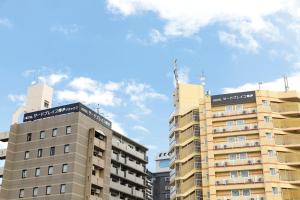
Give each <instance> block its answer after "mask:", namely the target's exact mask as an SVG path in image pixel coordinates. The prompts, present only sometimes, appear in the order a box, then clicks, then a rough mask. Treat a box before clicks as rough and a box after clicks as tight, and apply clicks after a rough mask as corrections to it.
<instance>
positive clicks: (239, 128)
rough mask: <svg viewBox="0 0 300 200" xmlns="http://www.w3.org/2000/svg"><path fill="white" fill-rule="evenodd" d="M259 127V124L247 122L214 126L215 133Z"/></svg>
mask: <svg viewBox="0 0 300 200" xmlns="http://www.w3.org/2000/svg"><path fill="white" fill-rule="evenodd" d="M256 129H258V126H257V124H245V125H241V126H231V127H229V126H225V127H218V128H214V129H213V132H214V133H224V132H232V131H248V130H256Z"/></svg>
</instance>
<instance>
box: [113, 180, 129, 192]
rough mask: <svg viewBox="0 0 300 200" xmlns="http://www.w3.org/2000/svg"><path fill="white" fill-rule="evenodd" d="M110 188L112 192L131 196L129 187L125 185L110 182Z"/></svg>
mask: <svg viewBox="0 0 300 200" xmlns="http://www.w3.org/2000/svg"><path fill="white" fill-rule="evenodd" d="M110 187H111V188H112V189H114V190H117V191H120V192H124V193H126V194H129V195H131V194H132V190H131V188H130V187H128V186H127V185H122V184H120V183H119V182H114V181H112V180H110Z"/></svg>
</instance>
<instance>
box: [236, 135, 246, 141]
mask: <svg viewBox="0 0 300 200" xmlns="http://www.w3.org/2000/svg"><path fill="white" fill-rule="evenodd" d="M237 140H238V141H240V142H244V141H246V136H244V135H241V136H237Z"/></svg>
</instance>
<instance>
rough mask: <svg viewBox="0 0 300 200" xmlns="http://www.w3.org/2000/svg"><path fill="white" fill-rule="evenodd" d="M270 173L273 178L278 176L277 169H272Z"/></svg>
mask: <svg viewBox="0 0 300 200" xmlns="http://www.w3.org/2000/svg"><path fill="white" fill-rule="evenodd" d="M270 173H271V175H272V176H276V169H275V168H270Z"/></svg>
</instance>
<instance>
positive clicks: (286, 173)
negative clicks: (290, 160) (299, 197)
mask: <svg viewBox="0 0 300 200" xmlns="http://www.w3.org/2000/svg"><path fill="white" fill-rule="evenodd" d="M279 177H280V180H282V181H289V182H294V183H300V171H299V170H280V171H279Z"/></svg>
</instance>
